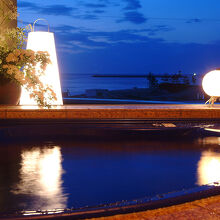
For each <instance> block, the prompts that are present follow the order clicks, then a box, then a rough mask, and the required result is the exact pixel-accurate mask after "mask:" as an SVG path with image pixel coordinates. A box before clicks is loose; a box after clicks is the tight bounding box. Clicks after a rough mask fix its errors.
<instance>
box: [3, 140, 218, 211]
mask: <svg viewBox="0 0 220 220" xmlns="http://www.w3.org/2000/svg"><path fill="white" fill-rule="evenodd" d="M219 143H220V138H219V137H204V138H200V139H197V138H196V139H193V140H192V139H191V138H190V139H181V140H178V139H174V140H172V137H170V140H168V139H167V137H166V138H165V139H163V138H161V139H158V140H154V139H150V140H148V139H147V138H146V139H145V138H143V139H129V138H126V139H120V138H116V139H113V138H112V137H111V140H110V139H107V140H102V139H99V138H98V137H97V139H89V140H87V139H83V138H81V137H80V138H79V139H77V138H76V139H71V140H59V141H50V140H48V141H47V142H44V141H39V142H37V143H36V142H34V141H33V142H32V141H31V142H28V143H22V144H20V145H19V143H9V144H8V145H7V144H1V143H0V215H1V213H8V212H9V213H15V212H16V211H23V210H25V212H22V213H23V214H25V215H35V214H36V215H37V214H39V213H38V212H37V211H38V210H40V211H43V212H46V211H45V210H47V213H58V212H62V211H63V209H65V208H72V207H73V208H80V207H85V206H95V205H99V204H106V203H113V202H117V201H122V200H132V199H136V198H142V197H145V196H146V197H151V196H155V195H157V194H161V193H167V192H172V191H178V190H182V189H188V188H192V187H195V186H198V185H203V184H208V183H211V182H214V181H219V180H220V172H219V171H220V146H219ZM35 146H37V147H35ZM61 152H62V154H61ZM62 158H63V160H62ZM64 170H65V173H64ZM67 193H68V196H67Z"/></svg>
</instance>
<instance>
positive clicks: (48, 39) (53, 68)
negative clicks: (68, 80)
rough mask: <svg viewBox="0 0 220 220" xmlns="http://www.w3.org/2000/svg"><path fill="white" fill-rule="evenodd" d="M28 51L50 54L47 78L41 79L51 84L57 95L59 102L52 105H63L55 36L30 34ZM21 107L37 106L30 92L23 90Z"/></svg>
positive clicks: (37, 33)
mask: <svg viewBox="0 0 220 220" xmlns="http://www.w3.org/2000/svg"><path fill="white" fill-rule="evenodd" d="M27 49H31V50H33V51H35V52H37V51H47V52H48V53H49V55H50V60H51V64H49V65H48V66H47V68H46V71H45V76H43V77H41V78H40V80H41V82H42V83H43V84H49V85H50V86H51V87H52V89H53V91H54V92H55V93H56V96H57V100H54V101H53V102H52V103H51V104H52V105H63V99H62V92H61V86H60V76H59V69H58V63H57V55H56V48H55V40H54V34H53V33H51V32H42V31H37V32H30V33H29V34H28V43H27ZM20 105H37V102H36V101H35V100H34V99H31V98H30V97H29V93H28V91H26V90H25V89H23V90H22V94H21V99H20Z"/></svg>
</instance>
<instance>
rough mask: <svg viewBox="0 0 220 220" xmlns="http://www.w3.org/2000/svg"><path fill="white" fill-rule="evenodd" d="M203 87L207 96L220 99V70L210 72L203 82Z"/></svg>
mask: <svg viewBox="0 0 220 220" xmlns="http://www.w3.org/2000/svg"><path fill="white" fill-rule="evenodd" d="M202 87H203V90H204V91H205V93H206V94H207V95H209V96H214V97H220V70H213V71H211V72H208V73H207V74H206V75H205V76H204V78H203V80H202Z"/></svg>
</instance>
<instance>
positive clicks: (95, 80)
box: [61, 73, 148, 95]
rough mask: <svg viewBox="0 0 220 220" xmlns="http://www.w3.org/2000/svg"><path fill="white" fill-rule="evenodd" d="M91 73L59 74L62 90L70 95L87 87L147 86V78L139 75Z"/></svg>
mask: <svg viewBox="0 0 220 220" xmlns="http://www.w3.org/2000/svg"><path fill="white" fill-rule="evenodd" d="M92 75H93V74H76V73H68V74H67V73H65V74H61V85H62V90H63V91H66V90H67V89H68V90H69V92H70V93H71V95H78V94H84V93H85V90H87V89H108V90H120V89H132V88H134V87H136V88H147V87H148V80H147V78H140V77H137V78H135V77H132V78H129V77H128V78H126V77H122V78H120V77H92Z"/></svg>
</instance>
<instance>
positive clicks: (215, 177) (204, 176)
mask: <svg viewBox="0 0 220 220" xmlns="http://www.w3.org/2000/svg"><path fill="white" fill-rule="evenodd" d="M197 177H198V179H197V184H198V185H200V186H201V185H205V184H212V183H214V182H218V181H220V153H215V152H210V151H205V152H203V153H202V156H201V159H200V161H199V163H198V170H197Z"/></svg>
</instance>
